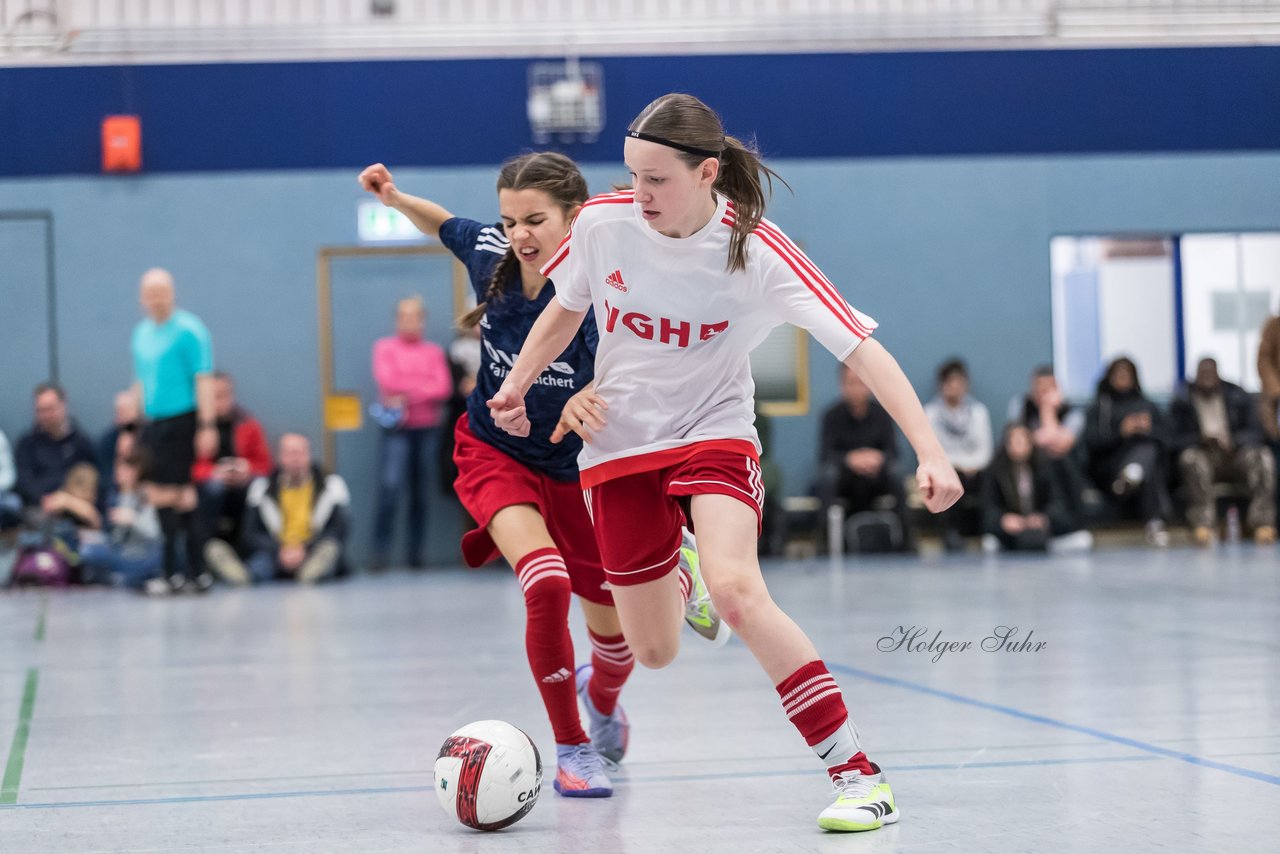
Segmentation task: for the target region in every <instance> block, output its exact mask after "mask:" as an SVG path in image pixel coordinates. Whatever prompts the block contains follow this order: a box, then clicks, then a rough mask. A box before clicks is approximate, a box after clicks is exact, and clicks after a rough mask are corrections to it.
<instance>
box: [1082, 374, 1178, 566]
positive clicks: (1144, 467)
mask: <svg viewBox="0 0 1280 854" xmlns="http://www.w3.org/2000/svg"><path fill="white" fill-rule="evenodd" d="M1085 444H1086V445H1087V446H1088V448H1089V465H1090V473H1091V474H1092V475H1093V479H1094V481H1095V482H1096V483H1097V485H1098V488H1099V489H1101V490H1103V491H1105V492H1109V493H1111V494H1112V495H1114V496H1115V497H1116V498H1118V499H1119V500H1120V501H1121V502H1122V504H1124V505H1128V506H1130V507H1131V508H1133V509H1134V510H1136V511H1137V513H1138V515H1139V517H1140V518H1141V519H1142V520H1143V522H1145V523H1146V531H1145V533H1146V539H1147V542H1148V543H1149V544H1150V545H1153V546H1156V547H1158V548H1163V547H1165V546H1167V545H1169V532H1168V530H1167V528H1166V524H1167V523H1168V520H1169V517H1170V516H1172V515H1173V500H1172V499H1171V498H1170V497H1169V478H1168V475H1167V473H1166V472H1167V469H1166V468H1165V454H1166V451H1167V448H1168V430H1167V426H1166V424H1165V419H1164V418H1163V417H1162V416H1161V414H1160V410H1159V409H1158V408H1157V407H1156V405H1155V404H1154V403H1152V402H1151V401H1150V400H1148V399H1147V398H1146V397H1145V396H1144V395H1143V394H1142V384H1141V383H1140V382H1139V381H1138V367H1137V366H1136V365H1135V364H1134V363H1133V360H1132V359H1129V358H1127V357H1124V356H1121V357H1120V358H1118V359H1116V360H1115V361H1113V362H1112V363H1111V364H1110V365H1108V366H1107V370H1106V373H1104V374H1103V376H1102V379H1101V380H1100V381H1099V382H1098V393H1097V398H1096V400H1095V401H1094V404H1093V406H1092V407H1091V408H1090V409H1089V414H1088V416H1087V417H1086V419H1085Z"/></svg>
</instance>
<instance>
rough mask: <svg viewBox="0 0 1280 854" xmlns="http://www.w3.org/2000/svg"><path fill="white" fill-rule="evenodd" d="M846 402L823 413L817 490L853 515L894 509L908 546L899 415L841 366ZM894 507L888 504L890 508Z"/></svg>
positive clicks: (824, 502) (827, 502) (825, 500)
mask: <svg viewBox="0 0 1280 854" xmlns="http://www.w3.org/2000/svg"><path fill="white" fill-rule="evenodd" d="M840 396H841V398H842V399H841V400H840V402H838V403H836V404H835V405H833V406H832V407H831V408H830V409H828V410H827V411H826V413H825V414H824V415H823V417H822V435H821V441H820V444H819V453H820V456H819V472H818V482H817V486H816V490H815V491H816V492H817V495H818V498H819V499H820V500H821V501H822V507H823V510H824V512H825V510H826V509H827V508H828V507H830V506H831V505H832V504H835V503H837V502H838V503H840V504H842V505H843V506H844V508H845V512H846V513H847V514H849V515H853V514H855V513H862V512H865V511H868V510H881V509H891V510H892V511H893V513H894V514H895V515H896V516H897V517H898V521H899V524H900V526H901V530H902V535H903V542H902V544H901V545H902V546H904V547H905V546H906V544H907V540H908V535H907V526H906V499H905V495H904V492H903V488H902V481H901V480H900V479H899V478H897V477H896V476H895V475H894V472H893V466H894V463H895V462H896V461H897V458H898V444H897V437H896V434H895V432H894V426H893V419H892V418H890V417H889V413H887V412H885V410H884V407H882V406H881V405H880V404H879V403H877V402H876V401H875V400H873V399H872V398H871V389H870V388H868V387H867V384H866V383H865V382H863V381H862V378H861V377H859V376H858V375H857V373H855V372H854V371H852V370H850V369H849V367H848V366H847V365H844V364H841V365H840ZM886 505H888V506H886Z"/></svg>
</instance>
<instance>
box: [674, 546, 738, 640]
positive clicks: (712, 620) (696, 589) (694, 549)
mask: <svg viewBox="0 0 1280 854" xmlns="http://www.w3.org/2000/svg"><path fill="white" fill-rule="evenodd" d="M682 537H683V539H682V540H681V542H680V571H681V572H683V573H684V574H685V575H687V576H689V598H688V600H687V601H686V602H685V606H684V621H685V622H686V623H688V624H689V627H690V628H691V629H693V630H694V631H695V632H697V633H698V634H700V635H701V636H702V637H704V638H706V639H707V640H709V641H711V645H712V646H724V645H725V644H727V643H728V642H729V638H730V637H732V636H733V629H731V628H729V624H728V623H726V622H725V621H724V620H721V619H720V615H719V614H718V613H716V606H715V605H713V604H711V594H710V593H709V592H708V591H707V585H706V584H704V583H703V581H702V572H701V570H700V569H699V566H698V541H697V540H695V539H694V538H693V534H691V533H689V529H688V528H685V529H684V530H683V532H682Z"/></svg>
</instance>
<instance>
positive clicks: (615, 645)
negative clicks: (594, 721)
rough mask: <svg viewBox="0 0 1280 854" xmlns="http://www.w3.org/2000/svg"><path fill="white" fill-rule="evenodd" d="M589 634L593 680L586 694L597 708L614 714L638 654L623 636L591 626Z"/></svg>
mask: <svg viewBox="0 0 1280 854" xmlns="http://www.w3.org/2000/svg"><path fill="white" fill-rule="evenodd" d="M587 634H589V635H590V636H591V681H590V682H589V683H587V696H589V697H590V698H591V705H593V706H595V707H596V711H598V712H599V713H600V714H602V715H611V714H613V710H614V709H615V708H616V707H617V705H618V694H619V693H620V692H621V691H622V685H623V683H625V682H626V681H627V677H628V676H630V675H631V671H632V670H634V669H635V666H636V657H635V656H634V655H632V654H631V648H630V647H628V646H627V641H626V638H624V637H623V636H622V635H613V636H612V637H610V636H608V635H598V634H596V633H595V632H593V631H591V629H589V628H588V629H587Z"/></svg>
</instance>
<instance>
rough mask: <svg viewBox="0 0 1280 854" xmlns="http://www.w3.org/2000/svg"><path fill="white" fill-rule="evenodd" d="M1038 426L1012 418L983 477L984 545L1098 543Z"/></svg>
mask: <svg viewBox="0 0 1280 854" xmlns="http://www.w3.org/2000/svg"><path fill="white" fill-rule="evenodd" d="M1033 436H1034V434H1033V432H1032V431H1031V430H1030V429H1029V428H1028V427H1027V426H1026V425H1024V424H1019V423H1011V424H1009V425H1008V426H1007V427H1005V430H1004V437H1003V438H1002V440H1001V442H1000V448H999V450H998V451H996V455H995V458H994V459H993V460H992V462H991V466H990V468H988V469H987V471H986V474H985V476H984V477H983V481H982V499H981V505H982V531H983V550H984V551H988V552H992V551H999V550H1000V549H1005V550H1007V551H1044V550H1046V549H1048V550H1052V551H1073V550H1081V549H1088V548H1091V547H1092V546H1093V536H1092V535H1091V534H1090V533H1089V532H1088V531H1082V530H1080V526H1079V524H1078V523H1077V521H1076V517H1075V515H1074V514H1073V513H1071V512H1070V510H1069V509H1068V506H1067V503H1066V501H1065V500H1064V498H1063V496H1062V494H1061V489H1060V487H1059V485H1058V483H1057V481H1056V479H1055V478H1054V477H1053V473H1052V471H1051V469H1050V466H1049V463H1048V460H1046V459H1045V456H1044V453H1043V452H1042V451H1040V450H1039V449H1037V448H1036V446H1035V443H1034V438H1033Z"/></svg>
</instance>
